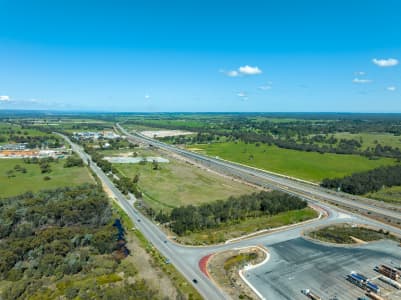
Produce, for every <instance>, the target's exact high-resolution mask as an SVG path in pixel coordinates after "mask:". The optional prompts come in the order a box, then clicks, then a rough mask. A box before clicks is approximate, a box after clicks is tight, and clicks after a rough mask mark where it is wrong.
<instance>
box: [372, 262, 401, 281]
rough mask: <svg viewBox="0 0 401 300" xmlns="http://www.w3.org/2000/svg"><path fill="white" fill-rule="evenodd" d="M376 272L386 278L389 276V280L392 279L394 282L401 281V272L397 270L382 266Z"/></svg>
mask: <svg viewBox="0 0 401 300" xmlns="http://www.w3.org/2000/svg"><path fill="white" fill-rule="evenodd" d="M375 271H377V272H379V273H380V274H383V275H384V276H387V277H388V278H391V279H393V280H398V279H400V276H401V272H400V271H398V270H397V269H395V268H392V267H389V266H386V265H380V266H377V267H376V268H375Z"/></svg>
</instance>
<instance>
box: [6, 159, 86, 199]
mask: <svg viewBox="0 0 401 300" xmlns="http://www.w3.org/2000/svg"><path fill="white" fill-rule="evenodd" d="M17 164H18V165H20V166H21V167H24V168H26V171H27V172H26V173H21V172H14V174H15V177H11V178H8V176H7V174H6V172H7V171H8V170H12V169H14V166H15V165H17ZM63 165H64V161H63V160H60V161H59V162H58V163H55V162H53V163H51V169H52V172H51V173H46V174H42V173H41V172H40V168H39V165H38V164H25V163H24V162H23V160H22V159H0V170H1V171H0V197H9V196H16V195H19V194H22V193H24V192H28V191H32V192H36V191H39V190H42V189H52V188H57V187H65V186H72V185H79V184H82V183H94V180H93V179H92V176H91V175H90V173H89V171H88V170H87V168H86V167H72V168H64V167H63ZM45 176H49V177H50V178H51V179H50V180H44V179H43V178H44V177H45Z"/></svg>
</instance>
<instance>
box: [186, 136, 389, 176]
mask: <svg viewBox="0 0 401 300" xmlns="http://www.w3.org/2000/svg"><path fill="white" fill-rule="evenodd" d="M188 149H189V150H191V149H194V150H195V149H197V150H196V151H198V152H201V153H205V154H208V155H210V156H218V157H220V158H223V159H227V160H231V161H234V162H238V163H242V164H246V165H250V166H253V167H256V168H261V169H265V170H268V171H272V172H277V173H281V174H284V175H288V176H294V177H297V178H301V179H304V180H309V181H313V182H320V181H321V180H322V179H323V178H326V177H328V178H334V177H343V176H346V175H350V174H352V173H354V172H361V171H366V170H370V169H373V168H376V167H379V166H382V165H392V164H394V163H395V160H393V159H389V158H380V159H377V160H369V159H368V158H366V157H362V156H359V155H343V154H333V153H325V154H320V153H317V152H304V151H297V150H290V149H281V148H278V147H276V146H268V145H265V144H260V145H259V146H257V145H256V144H245V143H243V142H238V143H234V142H231V143H215V144H197V145H191V147H188Z"/></svg>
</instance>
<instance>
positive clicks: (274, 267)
mask: <svg viewBox="0 0 401 300" xmlns="http://www.w3.org/2000/svg"><path fill="white" fill-rule="evenodd" d="M267 248H268V250H269V251H270V254H271V256H270V260H269V261H268V262H267V263H266V264H265V265H263V266H261V267H259V268H257V269H253V270H251V271H248V272H247V273H246V276H247V279H248V280H249V281H250V282H251V284H252V285H253V286H254V287H255V288H256V289H257V290H258V291H259V292H260V293H261V294H262V295H263V296H264V297H265V298H266V299H291V300H293V299H307V297H306V296H305V295H303V294H302V293H301V290H302V289H310V290H311V291H312V292H314V293H315V294H317V295H318V296H320V297H321V298H322V299H336V298H337V299H344V300H346V299H358V297H361V296H363V295H364V290H362V289H361V288H359V287H357V286H355V285H354V284H352V283H351V282H349V281H347V280H346V276H347V274H349V273H350V272H351V271H355V272H358V273H361V274H363V275H365V276H366V277H368V278H369V279H371V281H372V282H373V283H374V284H377V285H378V286H379V287H380V289H381V292H380V296H381V297H383V298H384V299H394V300H398V299H401V290H397V289H396V288H394V287H392V286H390V285H388V284H386V283H384V282H382V281H380V280H379V279H378V277H379V276H380V274H379V273H377V272H376V271H374V267H375V266H377V265H379V264H386V265H388V266H392V267H400V265H401V247H400V246H399V245H398V244H396V243H395V242H391V241H379V242H374V243H370V244H365V245H361V246H351V247H337V246H328V245H323V244H320V243H315V242H311V241H308V240H305V239H303V238H297V239H294V240H289V241H286V242H282V243H278V244H274V245H271V246H267Z"/></svg>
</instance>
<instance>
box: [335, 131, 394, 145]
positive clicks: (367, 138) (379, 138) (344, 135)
mask: <svg viewBox="0 0 401 300" xmlns="http://www.w3.org/2000/svg"><path fill="white" fill-rule="evenodd" d="M334 136H335V137H336V138H337V139H354V140H358V141H359V140H362V149H366V148H367V147H375V146H376V145H377V144H381V145H382V146H391V147H399V148H401V136H396V135H393V134H390V133H348V132H341V133H336V134H335V135H334Z"/></svg>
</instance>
